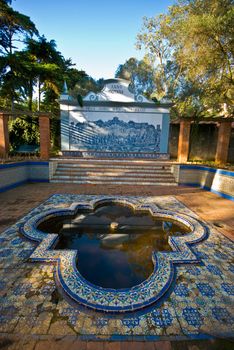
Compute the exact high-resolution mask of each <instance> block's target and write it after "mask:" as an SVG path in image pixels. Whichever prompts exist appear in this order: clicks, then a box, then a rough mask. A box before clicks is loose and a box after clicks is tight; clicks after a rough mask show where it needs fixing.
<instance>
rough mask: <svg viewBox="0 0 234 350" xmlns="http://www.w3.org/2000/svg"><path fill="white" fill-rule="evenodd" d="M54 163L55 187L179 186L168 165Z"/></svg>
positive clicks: (87, 161)
mask: <svg viewBox="0 0 234 350" xmlns="http://www.w3.org/2000/svg"><path fill="white" fill-rule="evenodd" d="M54 162H56V165H57V167H55V166H54V168H56V170H55V172H54V174H53V176H52V178H51V180H50V181H51V182H53V183H76V184H101V185H105V184H116V185H148V186H177V183H176V182H175V179H174V177H173V174H172V173H171V163H170V162H168V161H157V160H154V161H151V160H129V159H128V160H121V159H88V158H87V159H85V158H80V159H72V160H71V159H62V160H58V161H54Z"/></svg>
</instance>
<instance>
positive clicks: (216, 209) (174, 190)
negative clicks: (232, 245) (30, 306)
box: [0, 184, 234, 350]
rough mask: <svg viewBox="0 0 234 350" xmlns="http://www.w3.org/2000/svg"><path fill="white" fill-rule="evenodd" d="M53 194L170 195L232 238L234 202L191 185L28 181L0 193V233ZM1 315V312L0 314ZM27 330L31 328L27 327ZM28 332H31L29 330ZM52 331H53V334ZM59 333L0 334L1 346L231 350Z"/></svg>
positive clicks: (212, 344)
mask: <svg viewBox="0 0 234 350" xmlns="http://www.w3.org/2000/svg"><path fill="white" fill-rule="evenodd" d="M55 193H72V194H107V195H140V196H143V195H147V196H149V195H150V196H164V195H172V196H175V197H176V198H177V199H178V200H180V201H181V202H183V203H184V204H185V205H186V206H188V207H189V208H190V209H191V210H193V211H194V212H196V213H197V214H198V215H199V216H200V217H201V218H202V219H204V220H205V221H207V222H208V223H209V224H211V225H214V226H215V227H216V228H218V229H219V231H221V232H222V233H223V234H225V235H226V236H228V237H229V238H234V230H233V227H234V203H233V202H231V201H228V200H225V199H223V198H221V197H218V196H217V195H214V194H212V193H210V192H206V191H203V190H200V189H197V188H190V187H165V188H162V187H160V188H156V187H146V186H144V187H141V186H137V187H136V186H134V187H129V186H121V187H119V186H105V187H103V186H97V185H61V184H28V185H25V186H21V187H19V188H16V189H14V190H11V191H8V192H5V193H1V194H0V232H2V231H4V230H5V229H6V228H7V227H9V226H11V225H12V224H14V223H15V222H16V221H18V220H19V219H20V218H22V216H24V215H25V214H27V213H28V212H29V211H30V210H31V209H32V208H34V207H37V206H38V205H39V204H40V203H42V202H43V201H45V200H46V199H47V198H48V197H49V196H51V195H53V194H55ZM0 317H1V315H0ZM29 329H30V328H29ZM28 333H30V332H28ZM54 334H55V333H54ZM57 334H58V335H56V336H55V335H51V336H50V335H32V334H25V335H24V336H23V335H17V334H14V335H13V334H9V333H8V334H4V333H1V334H0V349H12V350H18V349H19V350H21V349H22V350H43V349H46V350H50V349H51V350H52V349H58V350H59V349H69V350H70V349H71V350H72V349H78V350H83V349H84V350H99V349H103V350H106V349H111V350H125V349H128V350H133V349H134V350H139V349H146V350H153V349H154V350H157V349H160V350H165V349H168V350H169V349H175V350H177V349H186V350H199V349H209V350H212V349H217V350H221V349H232V348H233V343H231V342H230V341H228V340H221V339H220V340H203V341H202V340H199V341H170V342H169V341H159V342H142V341H140V342H131V341H129V342H118V341H116V342H114V343H110V342H106V341H99V342H88V341H81V340H80V339H79V337H77V336H76V335H71V334H70V335H69V334H68V335H67V334H66V330H63V331H62V330H61V333H59V330H58V333H57Z"/></svg>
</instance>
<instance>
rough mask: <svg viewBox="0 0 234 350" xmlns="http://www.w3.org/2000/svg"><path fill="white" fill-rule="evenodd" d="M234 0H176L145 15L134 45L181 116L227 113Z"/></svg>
mask: <svg viewBox="0 0 234 350" xmlns="http://www.w3.org/2000/svg"><path fill="white" fill-rule="evenodd" d="M233 4H234V3H233V0H178V1H177V2H176V3H175V5H173V6H171V7H169V11H168V14H166V15H160V16H157V17H155V18H149V19H145V20H144V25H143V31H142V32H141V33H140V34H139V35H138V43H137V45H138V48H142V47H144V48H145V50H146V52H147V56H148V57H149V59H150V61H151V63H152V65H153V66H154V69H155V75H154V81H155V85H156V91H157V93H159V94H161V95H162V94H163V93H165V94H167V95H169V96H170V98H171V99H172V100H173V101H174V103H175V112H176V113H177V114H179V115H183V116H188V115H189V116H204V115H217V114H218V115H220V114H221V115H225V116H228V115H231V114H232V113H233V102H234V80H233V74H234V71H233V70H234V59H233V53H234V28H233V23H234V7H233Z"/></svg>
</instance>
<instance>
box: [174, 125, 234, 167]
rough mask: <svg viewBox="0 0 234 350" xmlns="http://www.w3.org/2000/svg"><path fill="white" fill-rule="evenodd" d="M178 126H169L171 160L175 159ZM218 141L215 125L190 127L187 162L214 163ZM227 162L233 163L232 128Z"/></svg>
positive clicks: (233, 129) (233, 139) (233, 143)
mask: <svg viewBox="0 0 234 350" xmlns="http://www.w3.org/2000/svg"><path fill="white" fill-rule="evenodd" d="M179 131H180V125H179V124H171V125H170V136H169V153H170V157H171V159H176V158H177V152H178V140H179ZM217 140H218V128H217V126H216V124H199V125H192V126H191V132H190V152H189V160H207V161H214V160H215V153H216V147H217ZM228 162H230V163H234V128H232V133H231V139H230V144H229V153H228Z"/></svg>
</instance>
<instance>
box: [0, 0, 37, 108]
mask: <svg viewBox="0 0 234 350" xmlns="http://www.w3.org/2000/svg"><path fill="white" fill-rule="evenodd" d="M10 3H11V1H6V0H1V1H0V53H1V57H0V74H1V81H0V84H1V90H2V91H3V92H4V91H7V92H8V94H7V96H8V100H10V101H11V108H12V109H13V107H14V99H15V98H16V97H17V89H18V88H19V86H20V81H19V79H18V78H19V74H18V71H19V70H20V68H19V67H21V62H20V61H17V59H18V55H17V53H16V51H17V46H15V42H19V41H23V42H24V40H25V38H26V37H27V36H32V35H34V34H36V35H38V31H37V29H36V26H35V24H34V23H33V22H32V21H31V20H30V18H29V17H28V16H25V15H23V14H21V13H19V12H17V11H14V10H13V9H12V8H11V7H10V6H9V4H10ZM3 96H4V95H3Z"/></svg>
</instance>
